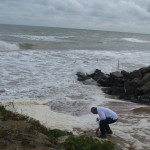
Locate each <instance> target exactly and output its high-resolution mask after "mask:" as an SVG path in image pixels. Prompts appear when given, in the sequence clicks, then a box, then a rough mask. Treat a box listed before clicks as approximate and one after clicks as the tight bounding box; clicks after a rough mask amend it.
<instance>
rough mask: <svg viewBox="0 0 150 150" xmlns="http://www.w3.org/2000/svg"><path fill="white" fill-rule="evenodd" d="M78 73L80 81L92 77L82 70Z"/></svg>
mask: <svg viewBox="0 0 150 150" xmlns="http://www.w3.org/2000/svg"><path fill="white" fill-rule="evenodd" d="M76 75H77V76H78V78H77V80H78V81H85V80H87V79H90V78H91V77H90V76H88V75H87V74H84V73H82V72H77V74H76Z"/></svg>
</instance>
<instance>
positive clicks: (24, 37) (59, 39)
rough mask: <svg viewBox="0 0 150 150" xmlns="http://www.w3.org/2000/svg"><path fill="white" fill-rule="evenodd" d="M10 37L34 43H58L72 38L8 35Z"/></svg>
mask: <svg viewBox="0 0 150 150" xmlns="http://www.w3.org/2000/svg"><path fill="white" fill-rule="evenodd" d="M10 36H12V37H17V38H23V39H28V40H35V41H52V42H59V41H62V39H69V38H70V37H73V36H36V35H10Z"/></svg>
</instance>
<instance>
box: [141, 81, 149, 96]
mask: <svg viewBox="0 0 150 150" xmlns="http://www.w3.org/2000/svg"><path fill="white" fill-rule="evenodd" d="M141 91H143V94H148V93H150V82H147V83H145V84H144V86H142V87H141Z"/></svg>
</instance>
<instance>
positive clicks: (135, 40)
mask: <svg viewBox="0 0 150 150" xmlns="http://www.w3.org/2000/svg"><path fill="white" fill-rule="evenodd" d="M122 40H125V41H128V42H133V43H150V41H144V40H139V39H136V38H122Z"/></svg>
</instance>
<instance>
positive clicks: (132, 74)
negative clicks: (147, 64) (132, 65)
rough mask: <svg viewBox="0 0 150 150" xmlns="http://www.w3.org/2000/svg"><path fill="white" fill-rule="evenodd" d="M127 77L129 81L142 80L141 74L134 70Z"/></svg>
mask: <svg viewBox="0 0 150 150" xmlns="http://www.w3.org/2000/svg"><path fill="white" fill-rule="evenodd" d="M129 77H130V79H134V78H137V79H142V73H141V71H140V70H135V71H133V72H131V73H130V75H129Z"/></svg>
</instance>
